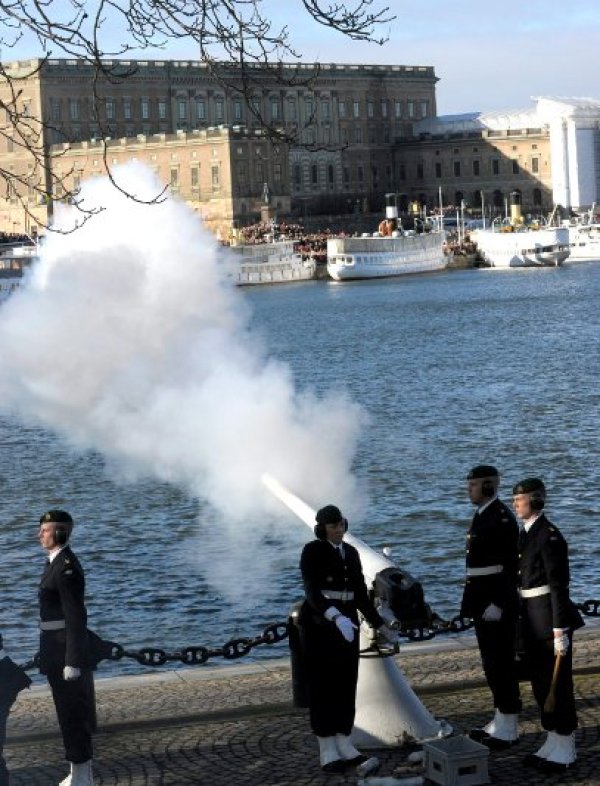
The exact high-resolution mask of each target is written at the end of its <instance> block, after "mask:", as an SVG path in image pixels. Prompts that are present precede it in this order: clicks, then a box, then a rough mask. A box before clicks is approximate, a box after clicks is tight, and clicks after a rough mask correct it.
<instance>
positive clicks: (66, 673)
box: [63, 666, 81, 682]
mask: <svg viewBox="0 0 600 786" xmlns="http://www.w3.org/2000/svg"><path fill="white" fill-rule="evenodd" d="M80 677H81V669H78V668H77V666H65V667H64V669H63V679H64V680H66V682H72V681H73V680H78V679H79V678H80Z"/></svg>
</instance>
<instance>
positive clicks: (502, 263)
mask: <svg viewBox="0 0 600 786" xmlns="http://www.w3.org/2000/svg"><path fill="white" fill-rule="evenodd" d="M496 221H498V219H497V220H496ZM471 240H472V241H473V242H474V243H475V245H476V246H477V251H478V252H479V255H480V256H481V257H483V259H484V260H485V261H486V262H487V263H488V265H489V266H490V267H501V268H507V267H557V266H558V265H562V263H563V262H564V261H565V259H567V258H568V256H569V253H570V247H569V231H568V230H567V229H566V228H565V227H555V226H549V225H547V224H546V225H544V224H542V225H539V224H535V225H534V224H525V223H524V221H523V217H522V215H521V193H520V192H519V191H513V192H512V193H511V195H510V220H508V219H505V220H504V221H503V222H502V223H501V224H500V225H498V224H497V223H494V224H492V227H491V229H476V230H475V231H473V232H472V233H471Z"/></svg>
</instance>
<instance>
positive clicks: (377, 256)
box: [327, 231, 448, 281]
mask: <svg viewBox="0 0 600 786" xmlns="http://www.w3.org/2000/svg"><path fill="white" fill-rule="evenodd" d="M394 235H396V236H394ZM444 240H445V233H444V232H440V231H431V232H423V233H421V234H416V233H414V232H408V233H406V232H405V233H400V232H394V233H393V235H392V236H384V237H381V236H380V235H379V234H377V235H376V236H375V237H370V236H366V237H365V236H363V237H335V238H331V239H329V240H328V241H327V272H328V273H329V275H330V276H331V278H333V279H334V280H335V281H346V280H349V279H357V278H384V277H388V276H403V275H406V274H407V273H430V272H432V271H434V270H443V269H444V268H445V267H446V264H447V261H448V260H447V257H446V256H445V255H444V249H443V244H444Z"/></svg>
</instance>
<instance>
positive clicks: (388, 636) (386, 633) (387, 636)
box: [377, 625, 400, 645]
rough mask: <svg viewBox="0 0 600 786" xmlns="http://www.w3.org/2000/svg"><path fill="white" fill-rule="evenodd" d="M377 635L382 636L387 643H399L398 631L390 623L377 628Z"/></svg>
mask: <svg viewBox="0 0 600 786" xmlns="http://www.w3.org/2000/svg"><path fill="white" fill-rule="evenodd" d="M377 635H378V636H380V637H381V638H382V639H383V641H384V642H385V643H386V644H391V645H394V644H399V643H400V642H399V638H398V632H397V631H395V630H394V629H393V628H390V626H389V625H382V626H381V627H380V628H377Z"/></svg>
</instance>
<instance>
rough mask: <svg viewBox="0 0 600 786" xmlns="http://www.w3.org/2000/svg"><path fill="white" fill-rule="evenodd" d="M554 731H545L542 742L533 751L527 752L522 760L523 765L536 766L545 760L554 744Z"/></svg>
mask: <svg viewBox="0 0 600 786" xmlns="http://www.w3.org/2000/svg"><path fill="white" fill-rule="evenodd" d="M555 738H556V732H554V731H549V732H548V733H547V736H546V739H545V740H544V744H543V745H542V746H540V748H538V750H536V752H535V753H528V754H527V756H525V759H524V760H523V764H524V766H525V767H537V766H539V765H540V764H541V763H542V762H543V761H545V760H546V759H547V758H548V756H549V755H550V753H551V752H552V750H553V748H554V745H555Z"/></svg>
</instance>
